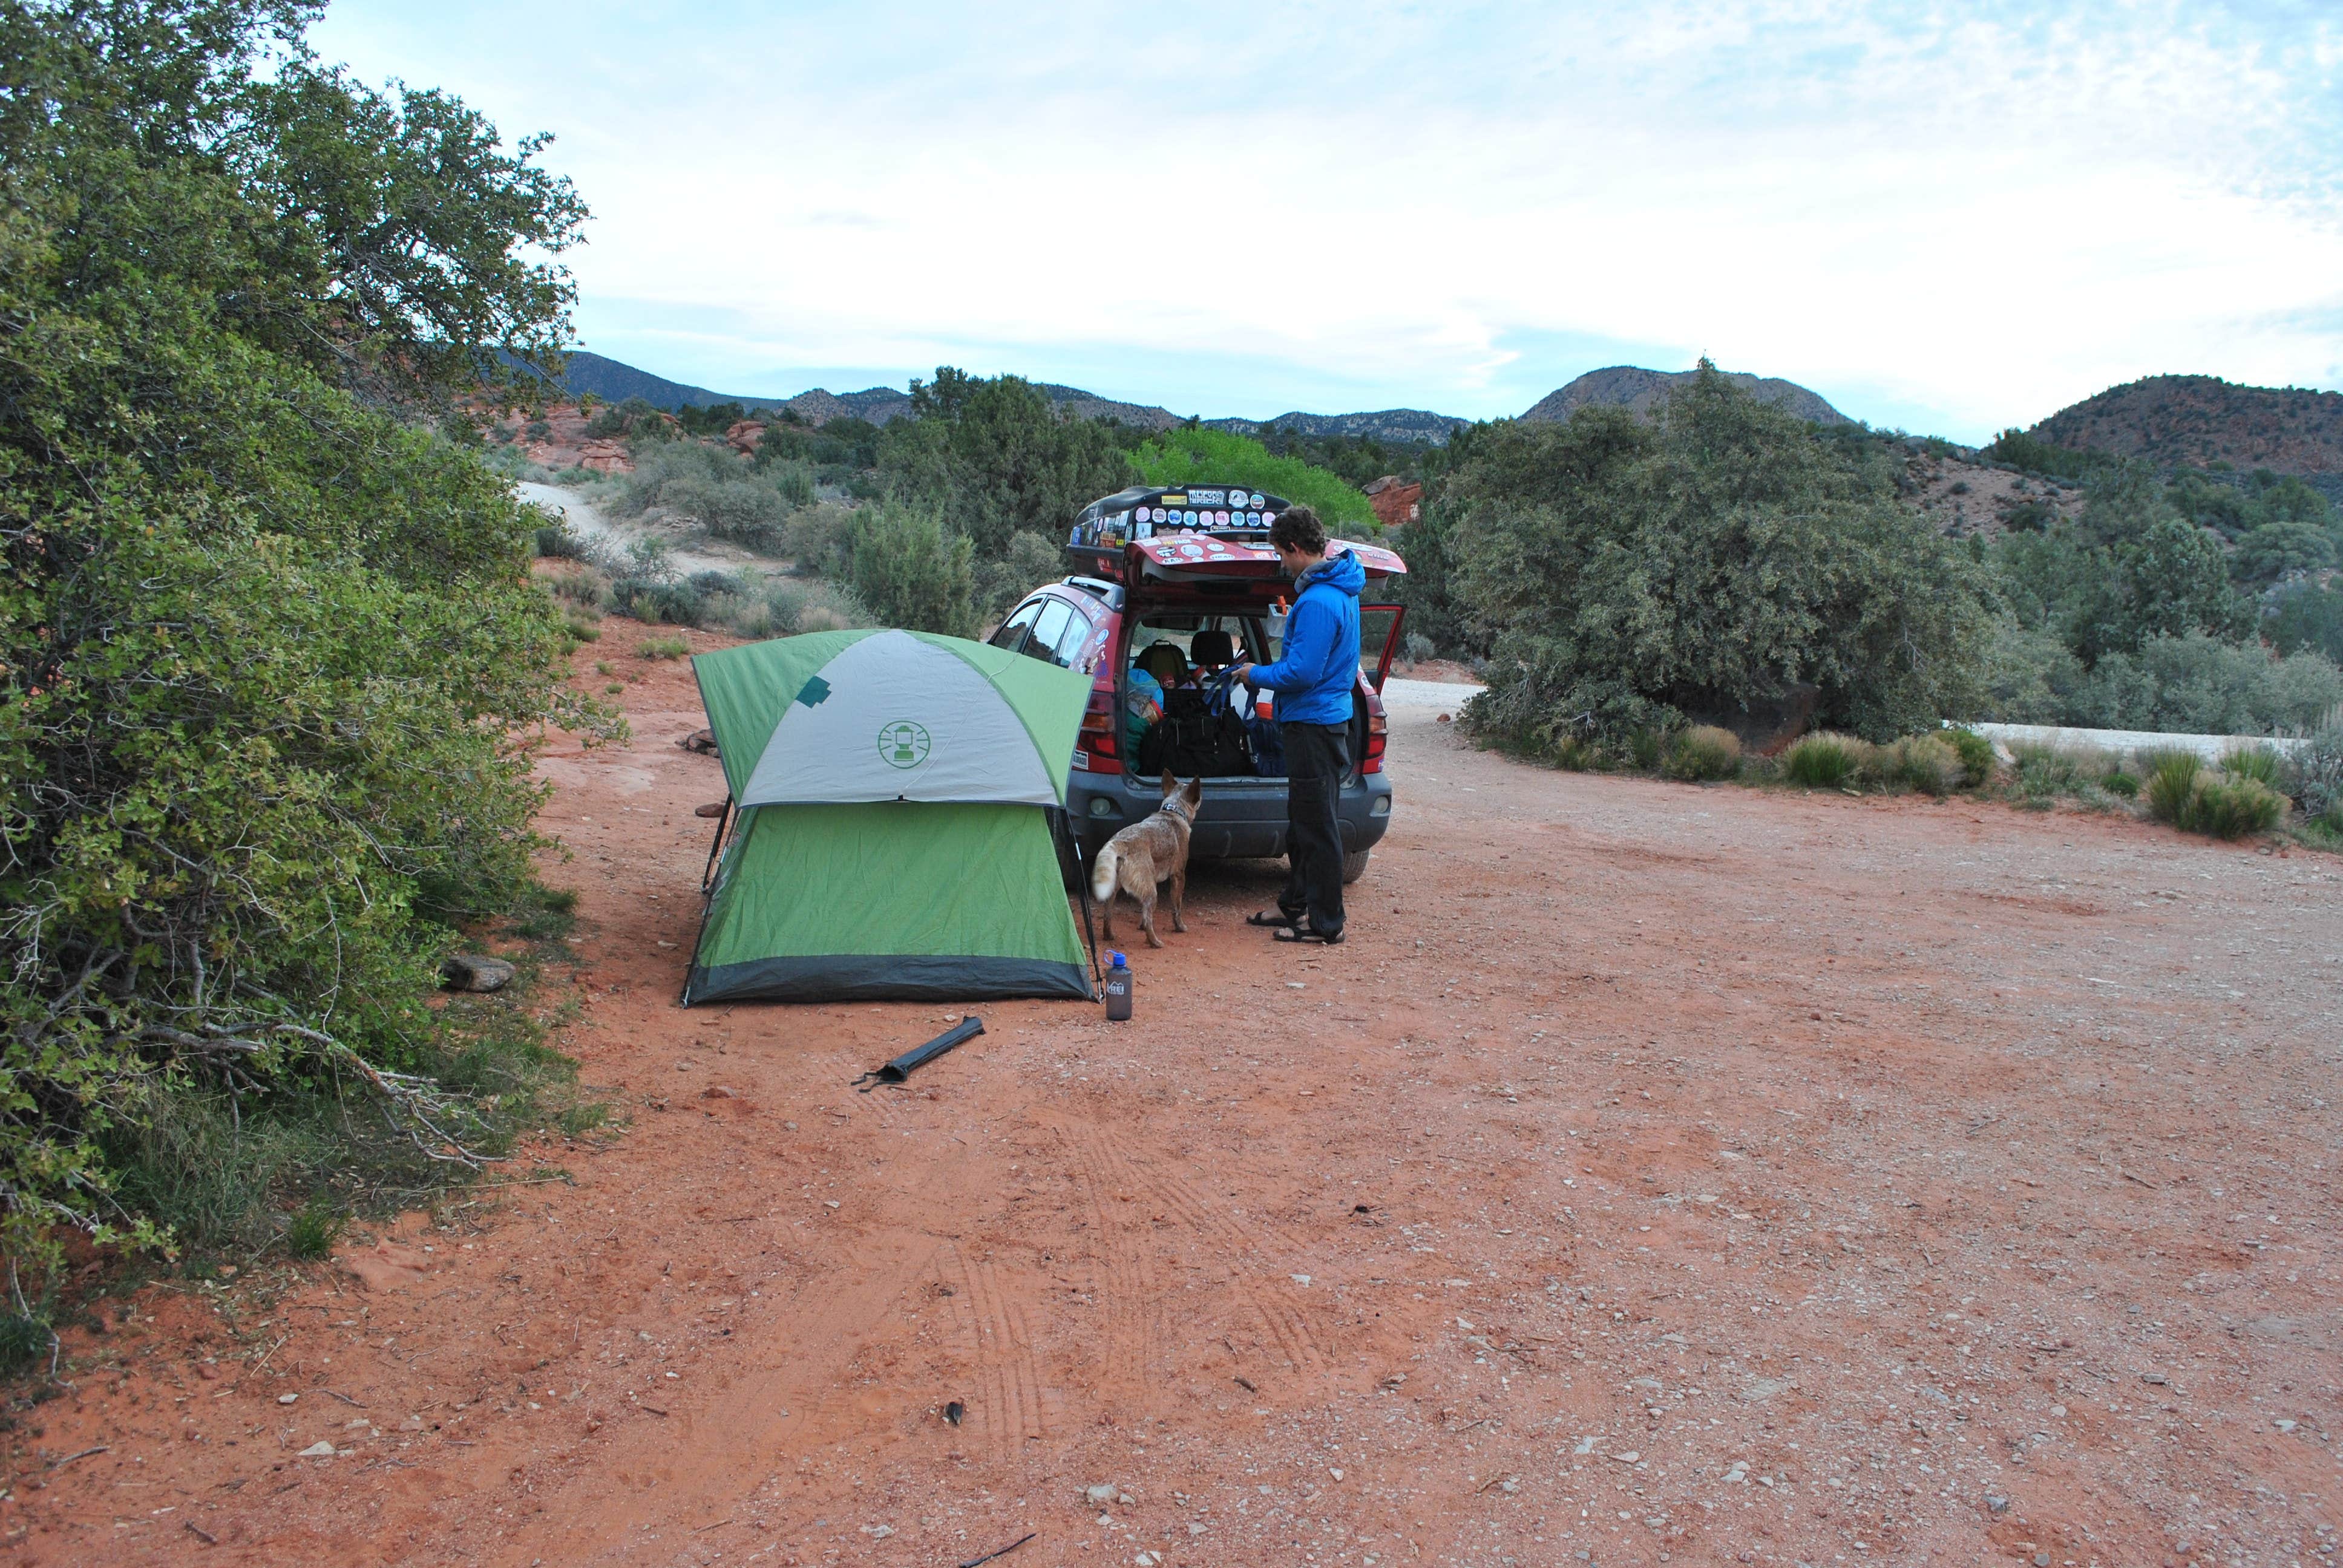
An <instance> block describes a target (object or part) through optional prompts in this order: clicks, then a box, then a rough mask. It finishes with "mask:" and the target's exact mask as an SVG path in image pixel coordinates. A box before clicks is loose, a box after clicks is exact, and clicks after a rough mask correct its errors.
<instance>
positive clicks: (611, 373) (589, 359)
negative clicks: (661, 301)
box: [506, 348, 771, 410]
mask: <svg viewBox="0 0 2343 1568" xmlns="http://www.w3.org/2000/svg"><path fill="white" fill-rule="evenodd" d="M506 361H507V363H508V364H515V365H518V364H520V363H521V361H519V360H517V359H514V358H512V357H510V356H509V355H508V356H507V357H506ZM558 385H559V387H561V389H562V390H563V391H564V392H567V393H568V395H569V396H570V397H584V396H585V395H586V394H588V393H589V392H590V393H592V394H593V395H594V396H595V397H599V398H601V399H602V400H603V401H604V402H605V403H623V402H625V401H626V400H627V399H628V398H629V397H639V398H641V399H642V400H643V401H644V402H646V403H649V404H650V405H651V406H652V407H658V408H666V409H669V410H673V409H677V408H681V407H685V406H686V405H689V406H690V407H695V408H704V407H707V406H708V405H709V404H710V403H747V402H749V401H751V399H749V398H746V397H726V396H725V395H724V394H722V393H720V392H710V391H709V389H708V388H707V387H687V386H685V385H684V384H683V383H682V382H680V381H669V379H668V378H667V377H664V376H654V375H652V374H651V373H650V372H649V371H648V370H638V369H636V368H635V367H633V366H631V365H626V364H622V363H620V362H619V361H618V360H616V359H606V358H604V357H602V356H601V355H599V354H588V353H587V352H586V351H585V350H584V349H582V348H578V349H572V350H571V351H570V353H569V355H568V361H567V363H566V364H565V366H564V367H563V369H562V373H561V375H560V377H558ZM766 402H767V403H768V404H769V403H770V402H771V399H769V398H768V399H766Z"/></svg>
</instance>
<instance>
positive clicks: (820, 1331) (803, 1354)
mask: <svg viewBox="0 0 2343 1568" xmlns="http://www.w3.org/2000/svg"><path fill="white" fill-rule="evenodd" d="M937 1251H938V1247H937V1244H936V1242H935V1241H933V1240H932V1239H931V1238H930V1237H927V1236H924V1235H920V1234H916V1233H913V1232H909V1231H899V1232H896V1233H894V1234H891V1235H880V1236H876V1237H870V1238H868V1239H865V1240H862V1241H858V1242H857V1243H856V1244H855V1245H854V1246H852V1247H851V1248H850V1249H847V1250H846V1251H844V1254H843V1255H842V1256H841V1257H840V1259H839V1260H838V1261H837V1262H836V1263H834V1264H833V1266H831V1267H830V1269H828V1270H827V1271H824V1272H823V1273H822V1274H821V1275H820V1276H819V1277H818V1278H815V1279H813V1280H809V1281H808V1282H806V1284H805V1285H804V1286H803V1287H801V1288H800V1289H799V1292H797V1293H796V1294H795V1295H794V1296H793V1297H792V1298H791V1299H790V1301H789V1302H788V1303H787V1305H785V1306H784V1307H782V1308H781V1309H780V1310H779V1311H778V1312H776V1313H775V1315H774V1319H773V1323H774V1332H773V1333H772V1335H771V1336H770V1337H769V1339H768V1340H767V1341H766V1342H765V1344H764V1345H763V1346H762V1347H761V1348H762V1349H763V1350H764V1351H765V1352H766V1354H767V1364H766V1365H765V1366H763V1367H762V1368H760V1369H759V1370H757V1371H754V1372H749V1373H747V1374H746V1375H743V1376H741V1377H739V1378H738V1379H736V1380H734V1381H733V1382H730V1383H729V1386H725V1387H723V1388H722V1389H721V1391H720V1392H719V1393H718V1394H717V1395H716V1397H714V1398H713V1399H711V1400H709V1401H708V1402H706V1403H704V1404H702V1405H700V1406H699V1408H697V1409H691V1410H687V1409H684V1408H682V1407H681V1402H680V1400H675V1401H674V1402H672V1403H671V1404H670V1405H669V1414H668V1415H667V1417H666V1418H665V1419H654V1420H653V1421H649V1422H639V1423H637V1424H635V1426H634V1427H633V1430H632V1432H630V1433H629V1434H628V1438H627V1439H626V1442H625V1446H624V1448H623V1449H622V1450H619V1451H618V1452H605V1453H603V1454H601V1455H598V1457H597V1459H596V1462H595V1463H594V1464H593V1465H592V1466H591V1467H590V1468H588V1469H586V1470H585V1471H583V1472H582V1473H579V1474H578V1476H577V1477H576V1478H575V1479H573V1480H571V1481H570V1482H569V1483H567V1484H566V1485H564V1486H562V1487H561V1488H560V1490H559V1491H558V1493H554V1494H553V1495H552V1496H550V1497H548V1498H547V1499H546V1502H545V1505H544V1510H543V1513H541V1514H540V1515H539V1518H540V1520H541V1521H542V1522H543V1523H541V1525H539V1526H538V1527H537V1528H532V1529H524V1530H523V1531H521V1532H520V1533H518V1534H517V1535H516V1536H515V1537H514V1538H513V1539H512V1540H511V1541H510V1542H509V1543H498V1555H497V1556H496V1557H494V1558H491V1559H489V1561H493V1562H498V1563H512V1564H526V1563H538V1562H544V1563H564V1564H569V1563H580V1564H582V1563H599V1562H606V1561H609V1560H612V1559H614V1558H617V1557H620V1556H624V1555H626V1554H627V1553H628V1550H629V1545H628V1543H629V1541H630V1539H631V1537H632V1536H633V1535H634V1533H636V1532H637V1531H638V1529H639V1527H641V1526H642V1525H644V1524H646V1523H660V1522H669V1521H698V1520H700V1519H704V1518H706V1517H707V1516H708V1515H709V1514H710V1513H718V1512H719V1511H720V1510H722V1509H725V1508H727V1507H729V1505H731V1504H732V1503H735V1502H737V1501H738V1500H739V1499H743V1498H746V1497H749V1495H751V1494H752V1493H755V1492H756V1491H757V1489H758V1488H759V1486H761V1485H762V1484H763V1483H765V1481H766V1480H767V1478H768V1477H769V1476H770V1475H771V1474H772V1473H773V1471H774V1469H775V1467H776V1466H777V1465H778V1464H779V1462H780V1460H781V1458H782V1451H783V1450H784V1448H785V1447H786V1446H787V1445H788V1442H789V1437H790V1435H791V1434H792V1432H797V1431H801V1430H811V1429H812V1428H813V1427H814V1426H815V1424H816V1423H815V1421H814V1420H813V1418H814V1416H815V1415H816V1413H817V1412H818V1411H819V1410H820V1408H821V1407H822V1405H823V1404H824V1403H825V1402H827V1401H829V1400H830V1399H834V1398H836V1397H839V1395H840V1391H841V1386H842V1384H843V1382H844V1376H843V1374H844V1372H845V1371H846V1369H847V1368H848V1366H849V1365H850V1364H851V1363H852V1362H853V1361H854V1360H855V1358H856V1357H857V1356H858V1355H860V1353H861V1352H863V1351H864V1350H865V1349H866V1348H867V1347H868V1346H869V1345H870V1342H873V1341H874V1340H876V1339H877V1338H878V1337H879V1336H880V1325H881V1324H883V1323H884V1322H886V1320H887V1318H888V1315H889V1309H890V1307H892V1306H894V1305H895V1304H896V1303H898V1302H900V1301H901V1300H902V1299H903V1298H904V1296H905V1294H906V1293H907V1292H910V1291H912V1290H914V1289H916V1288H917V1286H918V1284H919V1282H920V1280H922V1279H924V1278H928V1277H930V1276H931V1275H932V1274H933V1272H934V1271H935V1265H936V1262H937ZM809 1347H811V1348H810V1350H809ZM669 1397H670V1399H673V1396H669ZM782 1412H789V1414H788V1415H786V1416H785V1415H784V1414H783V1413H782ZM612 1447H613V1448H614V1449H616V1448H617V1447H618V1445H615V1444H614V1445H612ZM679 1455H689V1459H690V1462H689V1464H688V1465H678V1464H677V1463H676V1461H677V1459H678V1457H679ZM628 1472H634V1473H648V1474H653V1475H656V1476H657V1477H658V1478H659V1484H658V1485H657V1486H656V1487H654V1488H652V1489H650V1490H649V1492H648V1493H646V1494H645V1495H644V1496H643V1498H642V1499H641V1501H640V1503H639V1504H638V1505H636V1506H635V1507H631V1508H630V1507H628V1506H627V1505H626V1503H625V1502H624V1501H623V1500H614V1499H613V1498H612V1496H611V1488H610V1484H609V1480H608V1477H609V1476H610V1475H611V1474H612V1473H628ZM446 1544H447V1543H440V1546H441V1547H444V1546H445V1545H446ZM438 1549H439V1548H437V1547H435V1548H427V1549H425V1550H424V1551H422V1552H421V1553H418V1555H417V1558H416V1559H415V1561H418V1562H441V1561H447V1559H446V1558H444V1557H440V1556H437V1555H435V1553H436V1552H437V1550H438Z"/></svg>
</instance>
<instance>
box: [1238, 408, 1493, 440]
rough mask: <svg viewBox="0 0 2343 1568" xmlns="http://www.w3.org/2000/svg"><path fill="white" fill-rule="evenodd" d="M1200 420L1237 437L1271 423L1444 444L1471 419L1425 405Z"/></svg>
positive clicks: (1321, 432)
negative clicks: (1367, 411)
mask: <svg viewBox="0 0 2343 1568" xmlns="http://www.w3.org/2000/svg"><path fill="white" fill-rule="evenodd" d="M1204 423H1205V424H1206V425H1207V426H1209V427H1212V429H1215V430H1230V431H1233V432H1235V433H1236V434H1237V435H1240V436H1258V435H1259V434H1261V432H1262V431H1263V430H1265V429H1267V428H1268V427H1271V426H1272V425H1274V426H1277V427H1279V428H1281V429H1285V430H1295V431H1299V432H1300V433H1301V434H1302V435H1305V436H1348V437H1353V438H1355V439H1358V440H1363V441H1401V442H1411V443H1423V442H1428V443H1430V444H1431V445H1433V446H1435V447H1444V446H1446V445H1447V444H1448V437H1450V436H1451V435H1453V433H1454V432H1455V430H1456V427H1458V426H1460V425H1470V424H1471V423H1473V421H1472V420H1470V419H1460V418H1458V417H1455V416H1454V415H1453V414H1434V413H1433V412H1432V411H1431V410H1429V409H1425V408H1385V409H1383V410H1382V411H1381V412H1379V413H1374V414H1302V413H1293V414H1280V415H1279V416H1278V417H1276V418H1274V419H1207V420H1205V421H1204Z"/></svg>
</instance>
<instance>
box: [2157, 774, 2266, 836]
mask: <svg viewBox="0 0 2343 1568" xmlns="http://www.w3.org/2000/svg"><path fill="white" fill-rule="evenodd" d="M2285 816H2286V797H2285V796H2283V795H2281V794H2279V793H2278V791H2277V790H2275V789H2271V788H2270V787H2269V786H2268V785H2267V784H2264V783H2262V782H2260V781H2259V780H2258V779H2233V780H2232V781H2231V782H2229V783H2227V784H2217V783H2213V782H2210V781H2209V780H2208V781H2207V782H2205V783H2203V784H2201V785H2199V786H2198V788H2197V798H2196V799H2195V800H2194V801H2192V802H2191V803H2190V809H2189V811H2188V816H2187V820H2185V821H2183V822H2181V823H2180V824H2179V826H2181V827H2184V828H2189V829H2195V830H2196V831H2197V832H2199V833H2209V834H2211V835H2212V836H2213V837H2214V838H2216V839H2243V838H2246V837H2247V836H2249V835H2251V834H2255V833H2267V832H2268V831H2269V830H2270V829H2272V828H2275V827H2277V826H2278V823H2279V822H2280V821H2281V820H2283V819H2284V818H2285Z"/></svg>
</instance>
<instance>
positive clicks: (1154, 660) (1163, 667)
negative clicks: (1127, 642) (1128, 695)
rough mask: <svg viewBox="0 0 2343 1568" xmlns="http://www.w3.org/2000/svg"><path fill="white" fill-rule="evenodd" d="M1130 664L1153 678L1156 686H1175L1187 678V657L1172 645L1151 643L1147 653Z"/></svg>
mask: <svg viewBox="0 0 2343 1568" xmlns="http://www.w3.org/2000/svg"><path fill="white" fill-rule="evenodd" d="M1131 662H1132V663H1134V664H1136V665H1138V666H1139V668H1141V669H1143V670H1145V671H1146V672H1147V673H1148V674H1150V675H1151V676H1153V677H1154V678H1155V679H1156V682H1157V684H1158V685H1161V686H1167V687H1170V686H1177V685H1179V684H1180V683H1181V682H1182V681H1183V680H1185V679H1186V678H1188V659H1187V656H1186V655H1185V654H1182V652H1181V651H1180V649H1179V648H1178V647H1176V646H1175V645H1173V644H1172V643H1168V642H1158V643H1151V644H1149V645H1148V648H1147V651H1146V652H1144V653H1142V654H1141V655H1140V656H1139V657H1138V658H1136V659H1134V660H1132V661H1131Z"/></svg>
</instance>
